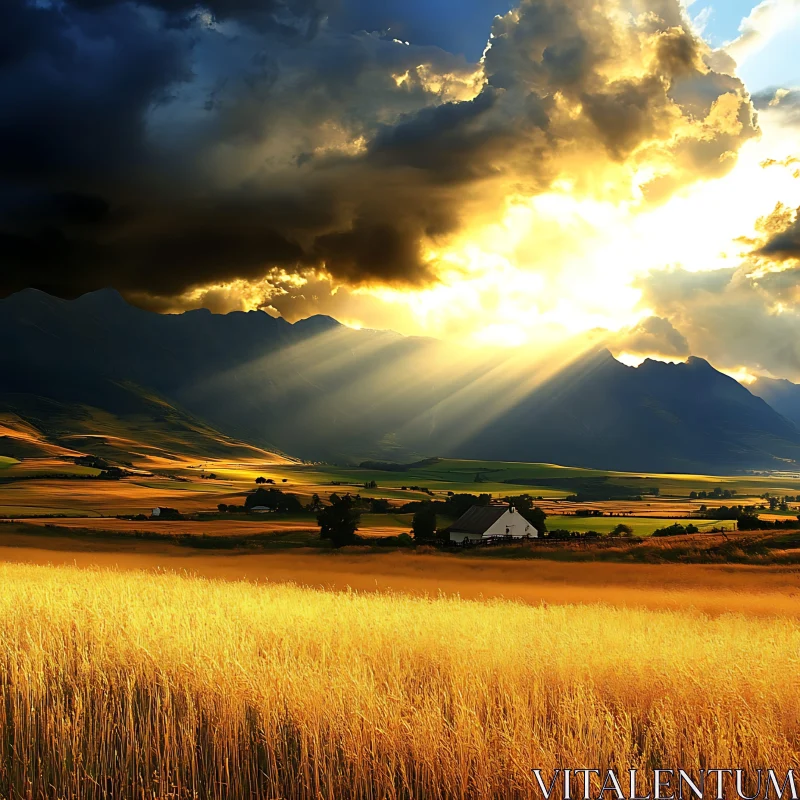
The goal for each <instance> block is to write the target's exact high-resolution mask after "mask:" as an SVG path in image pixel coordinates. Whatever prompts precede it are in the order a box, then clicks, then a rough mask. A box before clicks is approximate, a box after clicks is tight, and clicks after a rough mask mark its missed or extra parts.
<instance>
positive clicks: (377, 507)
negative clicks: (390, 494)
mask: <svg viewBox="0 0 800 800" xmlns="http://www.w3.org/2000/svg"><path fill="white" fill-rule="evenodd" d="M369 510H370V511H371V512H372V513H373V514H388V513H389V512H390V511H391V510H392V506H391V503H389V501H388V500H385V499H384V498H382V497H380V498H378V497H373V498H371V499H370V501H369Z"/></svg>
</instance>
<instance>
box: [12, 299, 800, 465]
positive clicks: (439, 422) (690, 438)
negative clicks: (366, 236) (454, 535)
mask: <svg viewBox="0 0 800 800" xmlns="http://www.w3.org/2000/svg"><path fill="white" fill-rule="evenodd" d="M0 341H2V342H3V344H4V346H3V347H2V349H1V350H0V455H10V456H15V457H20V456H22V455H25V454H31V453H36V452H50V453H52V452H55V450H58V449H59V448H60V449H62V450H64V451H65V452H67V451H69V452H71V451H73V450H75V451H79V452H91V453H95V454H98V455H103V456H104V457H109V456H113V455H114V454H115V453H116V457H117V458H118V459H119V460H121V461H124V460H131V459H134V458H135V457H136V456H140V455H142V453H148V454H151V455H152V454H160V455H163V456H164V457H169V456H170V454H174V453H177V452H180V453H183V454H190V455H191V456H192V457H198V458H202V457H205V456H208V457H216V456H222V455H226V456H229V457H239V456H242V457H244V456H249V457H258V456H259V455H263V454H275V453H277V454H285V455H287V456H289V457H295V458H302V459H305V460H314V461H333V462H338V463H356V462H358V461H360V460H363V459H383V460H393V461H404V460H413V459H416V458H420V457H426V456H449V457H459V458H476V459H491V460H502V461H546V462H552V463H560V464H573V465H580V466H586V467H596V468H601V469H619V470H634V471H652V472H656V471H673V472H695V471H704V472H731V471H740V470H747V469H767V470H768V469H773V470H778V469H779V470H785V469H796V468H798V466H799V465H800V386H797V385H795V384H792V383H790V382H788V381H770V380H767V379H759V380H758V381H757V382H756V383H755V384H753V385H752V386H751V387H749V389H748V388H746V387H745V386H743V385H741V384H740V383H738V382H737V381H735V380H733V379H732V378H730V377H728V376H726V375H724V374H722V373H721V372H719V371H717V370H716V369H714V368H713V367H712V366H711V365H710V364H709V363H708V362H707V361H704V360H703V359H700V358H690V359H689V360H688V361H687V362H686V363H683V364H669V363H663V362H659V361H653V360H647V361H645V362H644V363H643V364H641V365H640V366H639V367H637V368H633V367H628V366H625V365H623V364H621V363H620V362H618V361H616V360H615V359H614V358H613V356H612V355H611V353H609V352H608V351H607V350H604V349H599V350H598V349H591V350H589V351H587V352H585V353H581V354H575V353H569V354H561V355H560V356H559V357H557V358H554V357H551V358H550V359H549V360H545V361H542V359H540V358H538V354H537V353H536V352H535V350H534V349H530V350H529V349H525V348H518V349H515V350H512V351H508V352H502V351H500V352H498V351H494V352H490V351H473V350H470V349H468V348H461V347H457V346H456V345H453V344H450V343H446V342H442V341H439V340H436V339H430V338H424V337H406V336H401V335H399V334H396V333H393V332H391V331H373V330H354V329H351V328H348V327H346V326H344V325H341V324H340V323H338V322H337V321H336V320H334V319H332V318H330V317H323V316H315V317H310V318H309V319H305V320H301V321H299V322H297V323H294V324H290V323H289V322H287V321H286V320H284V319H281V318H274V317H272V316H270V315H268V314H266V313H264V312H262V311H251V312H247V313H245V312H233V313H230V314H224V315H221V314H212V313H210V312H209V311H206V310H197V311H188V312H185V313H183V314H156V313H153V312H149V311H145V310H142V309H140V308H137V307H134V306H132V305H129V304H128V303H127V302H126V301H125V300H124V299H123V298H122V297H121V296H120V295H119V294H118V293H117V292H115V291H113V290H102V291H98V292H92V293H90V294H86V295H83V296H82V297H79V298H77V299H75V300H71V301H67V300H61V299H58V298H55V297H51V296H50V295H47V294H44V293H42V292H39V291H36V290H31V289H28V290H25V291H22V292H18V293H17V294H14V295H11V296H9V297H6V298H5V299H2V300H0ZM23 431H24V435H23V433H21V432H23ZM48 448H49V450H48ZM54 448H55V450H54Z"/></svg>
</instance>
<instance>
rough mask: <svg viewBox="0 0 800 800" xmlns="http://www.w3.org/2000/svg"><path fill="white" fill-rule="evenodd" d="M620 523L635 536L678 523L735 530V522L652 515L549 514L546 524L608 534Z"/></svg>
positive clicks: (554, 528) (553, 527)
mask: <svg viewBox="0 0 800 800" xmlns="http://www.w3.org/2000/svg"><path fill="white" fill-rule="evenodd" d="M620 523H622V524H623V525H630V527H631V528H633V532H634V534H635V535H636V536H652V534H653V531H655V530H658V529H659V528H668V527H669V526H670V525H674V524H675V523H678V524H680V525H688V524H689V523H691V524H693V525H695V526H696V527H698V528H700V530H701V531H703V530H711V529H712V528H717V529H724V530H736V522H733V521H729V522H720V521H718V520H708V519H656V518H653V517H574V516H563V517H556V516H549V517H548V518H547V526H548V528H550V529H551V530H558V529H562V530H567V531H577V532H578V533H585V532H586V531H597V533H603V534H608V533H611V531H613V530H614V528H616V527H617V525H619V524H620Z"/></svg>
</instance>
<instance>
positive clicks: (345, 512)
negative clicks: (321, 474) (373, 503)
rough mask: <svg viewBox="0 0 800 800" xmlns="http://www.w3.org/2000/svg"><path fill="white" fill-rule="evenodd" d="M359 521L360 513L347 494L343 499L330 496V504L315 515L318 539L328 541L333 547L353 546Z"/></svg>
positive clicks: (334, 495)
mask: <svg viewBox="0 0 800 800" xmlns="http://www.w3.org/2000/svg"><path fill="white" fill-rule="evenodd" d="M334 498H336V499H335V500H334ZM360 521H361V512H360V511H359V510H358V509H357V508H356V504H355V502H354V501H353V498H352V497H350V495H349V494H346V495H345V496H344V497H339V496H338V495H336V494H335V493H334V494H332V495H331V504H330V505H329V506H326V507H325V508H323V509H322V511H320V512H319V514H317V524H318V525H319V528H320V531H319V535H320V538H322V539H330V540H331V542H332V544H333V546H334V547H344V546H345V545H348V544H353V542H355V541H356V531H357V530H358V523H359V522H360Z"/></svg>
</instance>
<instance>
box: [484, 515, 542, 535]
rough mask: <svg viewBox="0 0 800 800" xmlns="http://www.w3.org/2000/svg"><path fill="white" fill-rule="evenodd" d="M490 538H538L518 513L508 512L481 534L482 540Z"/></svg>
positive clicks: (535, 532) (534, 529)
mask: <svg viewBox="0 0 800 800" xmlns="http://www.w3.org/2000/svg"><path fill="white" fill-rule="evenodd" d="M492 536H513V537H514V538H515V539H521V538H524V537H525V536H534V537H538V536H539V532H538V531H537V530H536V528H534V527H533V525H531V523H530V522H528V520H526V519H525V517H523V516H522V514H520V513H519V512H518V511H510V510H509V511H506V513H505V514H503V516H502V517H500V519H498V520H497V522H495V523H494V525H492V526H490V527H489V529H488V530H486V531H485V532H484V534H483V538H484V539H489V538H491V537H492Z"/></svg>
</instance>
